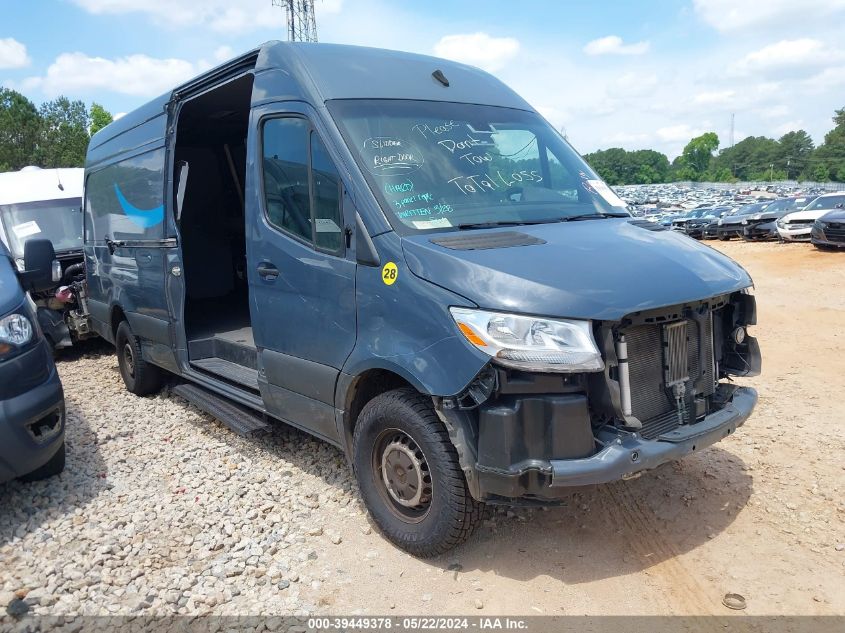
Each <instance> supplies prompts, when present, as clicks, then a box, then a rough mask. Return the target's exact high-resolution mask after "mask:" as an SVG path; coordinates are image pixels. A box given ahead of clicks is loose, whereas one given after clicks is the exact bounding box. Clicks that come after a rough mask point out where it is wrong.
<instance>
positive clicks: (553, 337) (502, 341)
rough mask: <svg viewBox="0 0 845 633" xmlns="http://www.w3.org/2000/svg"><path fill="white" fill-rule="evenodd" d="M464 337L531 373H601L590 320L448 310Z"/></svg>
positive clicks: (503, 363)
mask: <svg viewBox="0 0 845 633" xmlns="http://www.w3.org/2000/svg"><path fill="white" fill-rule="evenodd" d="M449 310H450V312H451V313H452V318H453V319H455V323H456V324H457V326H458V329H459V330H460V331H461V333H462V334H463V335H464V337H465V338H466V339H467V340H468V341H469V342H470V343H472V344H473V345H474V346H475V347H476V348H477V349H479V350H481V351H482V352H484V353H485V354H488V355H489V356H491V357H493V358H494V359H495V360H496V361H497V362H498V363H500V364H501V365H505V366H507V367H514V368H516V369H524V370H528V371H553V372H584V371H601V370H602V369H604V362H603V361H602V358H601V354H600V353H599V350H598V348H597V347H596V343H595V340H594V339H593V333H592V329H591V327H590V322H589V321H576V320H570V319H545V318H541V317H530V316H522V315H518V314H507V313H502V312H488V311H486V310H472V309H469V308H449Z"/></svg>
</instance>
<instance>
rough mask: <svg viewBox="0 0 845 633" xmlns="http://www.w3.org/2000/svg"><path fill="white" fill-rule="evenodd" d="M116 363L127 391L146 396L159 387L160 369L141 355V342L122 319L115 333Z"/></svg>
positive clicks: (160, 381) (160, 379)
mask: <svg viewBox="0 0 845 633" xmlns="http://www.w3.org/2000/svg"><path fill="white" fill-rule="evenodd" d="M114 341H115V348H116V350H117V365H118V367H119V368H120V375H121V377H122V378H123V383H124V384H125V385H126V389H127V391H129V392H130V393H134V394H135V395H136V396H147V395H149V394H151V393H155V392H156V391H158V390H159V388H161V383H162V378H163V376H162V371H161V369H159V368H158V367H156V366H155V365H153V364H151V363H148V362H147V361H145V360H144V358H143V356H141V344H140V343H139V342H138V337H137V336H135V335H134V334H133V333H132V328H131V327H130V326H129V322H128V321H123V322H122V323H121V324H120V325H119V326H118V328H117V334H116V335H115V339H114Z"/></svg>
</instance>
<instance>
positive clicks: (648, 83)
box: [616, 72, 659, 97]
mask: <svg viewBox="0 0 845 633" xmlns="http://www.w3.org/2000/svg"><path fill="white" fill-rule="evenodd" d="M658 81H659V80H658V78H657V75H655V74H654V73H645V74H643V73H637V72H627V73H625V74H624V75H622V76H621V77H619V79H617V80H616V88H618V89H619V90H620V91H621V92H622V93H623V94H625V95H627V96H629V97H642V96H645V95H647V94H649V93H650V92H651V91H652V90H654V87H655V86H657V84H658Z"/></svg>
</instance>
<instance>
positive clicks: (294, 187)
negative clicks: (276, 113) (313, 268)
mask: <svg viewBox="0 0 845 633" xmlns="http://www.w3.org/2000/svg"><path fill="white" fill-rule="evenodd" d="M263 146H264V154H263V169H264V199H265V205H266V209H267V220H268V221H269V222H270V223H271V224H273V225H274V226H275V227H276V228H279V229H281V230H283V231H285V232H287V233H291V234H293V235H295V236H297V237H300V238H302V239H304V240H306V241H308V242H309V243H311V244H312V245H314V246H315V247H316V248H318V249H319V250H322V251H328V252H331V253H337V252H339V251H340V250H342V245H343V244H342V234H343V229H342V228H341V226H342V223H343V222H342V219H341V210H340V209H341V207H340V200H341V196H340V176H339V175H338V172H337V169H336V168H335V166H334V163H333V162H332V160H331V158H330V157H329V154H328V152H327V151H326V147H325V145H324V144H323V142H322V141H321V140H320V137H319V136H318V135H317V133H316V132H314V131H313V130H312V129H311V126H310V124H309V123H308V121H307V120H306V119H304V118H301V117H287V118H278V119H270V120H269V121H267V122H266V123H265V124H264V131H263Z"/></svg>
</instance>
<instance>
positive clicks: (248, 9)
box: [73, 0, 343, 39]
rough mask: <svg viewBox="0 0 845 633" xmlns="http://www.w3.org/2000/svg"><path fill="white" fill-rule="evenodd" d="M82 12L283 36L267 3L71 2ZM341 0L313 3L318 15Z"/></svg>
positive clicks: (279, 15) (337, 7) (275, 10)
mask: <svg viewBox="0 0 845 633" xmlns="http://www.w3.org/2000/svg"><path fill="white" fill-rule="evenodd" d="M73 2H74V3H76V4H77V5H78V6H80V7H81V8H82V9H84V10H85V11H88V12H89V13H93V14H95V15H103V14H110V15H121V14H127V13H141V14H146V15H147V16H149V17H150V18H151V19H152V20H153V21H154V22H155V23H156V24H158V25H160V26H169V27H172V28H182V27H186V26H190V27H197V26H202V27H206V28H209V29H211V30H213V31H217V32H220V33H227V34H243V33H249V32H252V31H257V30H266V29H278V32H279V38H280V39H282V38H283V37H284V34H285V31H284V28H285V25H286V24H287V22H286V14H285V10H284V9H283V8H282V7H280V6H273V4H272V3H271V2H270V0H238V2H232V1H231V0H204V1H202V2H199V1H197V0H144V1H143V2H138V1H137V0H73ZM342 8H343V0H323V1H321V2H317V3H315V11H316V13H317V14H319V15H325V14H332V13H338V12H340V11H341V9H342Z"/></svg>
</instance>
